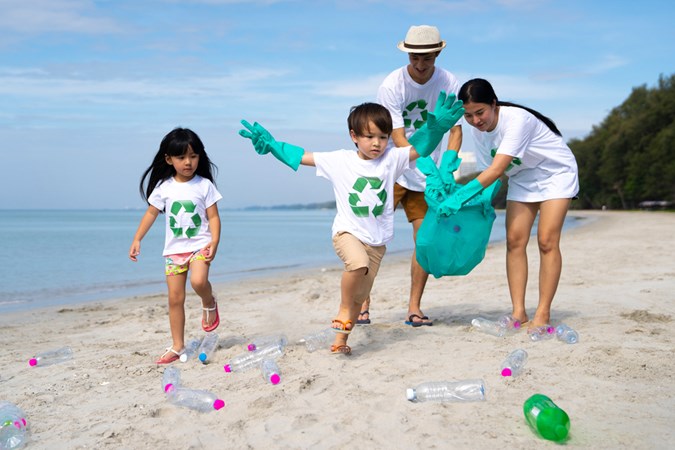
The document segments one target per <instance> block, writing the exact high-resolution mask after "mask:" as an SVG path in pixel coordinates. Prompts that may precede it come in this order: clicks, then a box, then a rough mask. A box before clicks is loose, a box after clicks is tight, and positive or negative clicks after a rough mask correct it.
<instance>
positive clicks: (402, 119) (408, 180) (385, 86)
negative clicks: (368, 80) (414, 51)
mask: <svg viewBox="0 0 675 450" xmlns="http://www.w3.org/2000/svg"><path fill="white" fill-rule="evenodd" d="M407 67H408V66H404V67H401V68H399V69H396V70H394V71H393V72H392V73H390V74H389V75H388V76H387V77H386V78H385V79H384V81H383V82H382V84H381V85H380V88H379V89H378V91H377V103H379V104H381V105H383V106H384V107H386V108H387V109H388V110H389V113H391V118H392V121H393V124H394V129H396V128H405V136H406V138H407V139H410V136H412V135H413V133H414V132H415V131H416V130H417V129H419V127H421V126H422V125H423V124H424V122H426V115H427V112H433V111H434V108H435V107H436V100H438V94H439V93H440V92H441V91H445V92H446V93H447V94H451V93H453V94H455V95H457V93H458V92H459V82H458V81H457V78H456V77H455V76H454V75H453V74H452V73H450V72H448V71H447V70H445V69H441V68H440V67H435V68H434V74H433V75H432V76H431V78H430V79H429V81H427V82H426V83H424V84H419V83H417V82H416V81H415V80H413V79H412V77H411V76H410V74H409V73H408V68H407ZM389 146H390V147H393V146H394V143H393V141H392V140H391V139H390V140H389ZM453 150H459V149H458V148H457V149H453ZM440 155H441V144H439V145H438V147H437V148H436V150H434V151H433V153H432V154H431V158H433V160H434V161H435V162H436V163H438V161H439V159H440ZM425 180H426V177H425V175H424V174H423V173H422V172H420V171H419V169H417V168H416V167H415V168H413V169H410V170H407V171H406V172H405V173H404V174H403V175H402V176H401V177H400V178H399V179H398V180H397V183H398V184H400V185H401V186H403V187H405V188H407V189H410V190H412V191H418V192H422V191H424V187H425V186H426V181H425Z"/></svg>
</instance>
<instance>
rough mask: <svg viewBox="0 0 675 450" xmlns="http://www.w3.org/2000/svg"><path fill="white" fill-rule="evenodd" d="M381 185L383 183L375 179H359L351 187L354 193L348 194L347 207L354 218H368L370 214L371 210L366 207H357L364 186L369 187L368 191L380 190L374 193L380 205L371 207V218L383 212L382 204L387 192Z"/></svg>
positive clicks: (385, 199)
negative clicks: (349, 207)
mask: <svg viewBox="0 0 675 450" xmlns="http://www.w3.org/2000/svg"><path fill="white" fill-rule="evenodd" d="M382 184H383V181H382V180H380V179H379V178H376V177H360V178H358V179H357V180H356V182H355V183H354V186H352V189H354V190H355V191H356V192H351V193H350V194H349V205H350V206H351V208H352V212H353V213H354V215H355V216H356V217H368V214H369V213H370V212H371V209H370V208H369V207H368V206H359V202H361V195H364V192H363V191H364V190H365V188H366V186H370V189H371V190H373V191H377V190H378V189H380V190H379V191H377V192H376V193H375V196H376V197H377V198H378V199H379V200H380V203H379V204H377V205H375V206H373V208H372V213H373V216H374V217H377V216H379V215H381V214H382V213H383V212H384V204H385V202H386V201H387V191H385V190H384V188H383V187H382ZM359 194H361V195H359Z"/></svg>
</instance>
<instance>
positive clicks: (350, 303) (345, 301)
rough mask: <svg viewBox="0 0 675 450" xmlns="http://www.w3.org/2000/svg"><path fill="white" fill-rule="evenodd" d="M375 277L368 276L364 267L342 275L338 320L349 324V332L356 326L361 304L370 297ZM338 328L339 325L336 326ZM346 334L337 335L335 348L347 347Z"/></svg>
mask: <svg viewBox="0 0 675 450" xmlns="http://www.w3.org/2000/svg"><path fill="white" fill-rule="evenodd" d="M373 281H374V277H371V276H368V269H367V268H366V267H363V268H361V269H357V270H352V271H345V272H343V273H342V281H341V283H340V308H339V310H338V314H337V317H336V319H338V320H341V321H342V322H345V323H347V321H350V320H351V322H352V323H350V324H348V325H347V331H351V330H352V329H353V328H354V324H356V320H357V318H358V316H359V311H361V304H362V303H363V302H364V300H365V299H366V298H367V297H368V294H369V293H370V289H371V288H372V287H373ZM335 326H337V324H336V325H335ZM348 337H349V336H348V335H347V334H346V333H335V341H334V342H333V345H334V346H336V347H337V346H340V345H346V344H347V338H348Z"/></svg>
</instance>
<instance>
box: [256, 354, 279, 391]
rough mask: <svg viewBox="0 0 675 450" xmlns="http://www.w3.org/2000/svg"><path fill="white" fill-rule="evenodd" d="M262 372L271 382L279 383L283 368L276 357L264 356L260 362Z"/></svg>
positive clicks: (265, 378)
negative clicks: (281, 368)
mask: <svg viewBox="0 0 675 450" xmlns="http://www.w3.org/2000/svg"><path fill="white" fill-rule="evenodd" d="M260 372H261V373H262V377H263V380H265V381H267V382H268V383H270V384H274V385H277V384H279V382H280V381H281V370H279V366H278V365H277V362H276V361H275V360H274V359H270V358H264V359H263V360H262V361H261V362H260Z"/></svg>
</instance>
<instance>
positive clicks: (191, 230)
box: [169, 200, 202, 238]
mask: <svg viewBox="0 0 675 450" xmlns="http://www.w3.org/2000/svg"><path fill="white" fill-rule="evenodd" d="M195 209H197V207H196V206H195V204H194V203H192V201H191V200H178V201H175V202H173V204H172V205H171V216H170V217H169V228H171V231H173V235H174V237H181V236H183V233H185V236H186V237H188V238H193V237H195V236H197V233H199V229H200V228H201V226H202V218H201V217H199V214H197V213H196V212H195ZM183 211H185V212H184V213H183V214H192V216H190V222H192V224H191V225H188V226H187V227H183V226H182V224H181V223H179V221H178V220H177V217H178V215H179V214H181V213H182V212H183ZM181 215H182V214H181ZM184 228H185V229H184Z"/></svg>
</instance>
